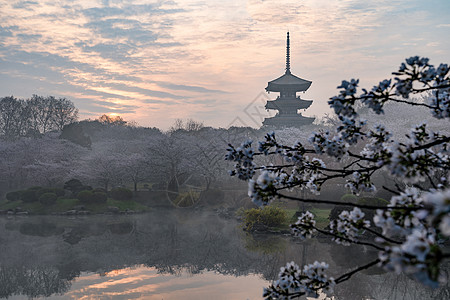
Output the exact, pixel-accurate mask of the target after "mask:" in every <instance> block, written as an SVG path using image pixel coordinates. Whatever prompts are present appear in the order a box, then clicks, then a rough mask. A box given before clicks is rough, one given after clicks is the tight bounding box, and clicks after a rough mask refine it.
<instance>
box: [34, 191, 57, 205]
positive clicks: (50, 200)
mask: <svg viewBox="0 0 450 300" xmlns="http://www.w3.org/2000/svg"><path fill="white" fill-rule="evenodd" d="M57 198H58V196H57V195H56V194H55V193H44V194H42V195H41V196H40V197H39V202H41V203H42V204H43V205H52V204H55V202H56V199H57Z"/></svg>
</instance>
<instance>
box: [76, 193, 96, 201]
mask: <svg viewBox="0 0 450 300" xmlns="http://www.w3.org/2000/svg"><path fill="white" fill-rule="evenodd" d="M92 196H93V193H92V191H89V190H84V191H81V192H79V193H78V194H77V199H78V200H80V202H82V203H89V202H90V201H91V199H92Z"/></svg>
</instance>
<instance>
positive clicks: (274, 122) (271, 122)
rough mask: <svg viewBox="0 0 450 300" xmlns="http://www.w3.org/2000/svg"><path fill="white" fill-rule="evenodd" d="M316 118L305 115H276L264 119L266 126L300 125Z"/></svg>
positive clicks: (307, 123)
mask: <svg viewBox="0 0 450 300" xmlns="http://www.w3.org/2000/svg"><path fill="white" fill-rule="evenodd" d="M314 120H315V118H310V117H304V116H302V115H276V116H275V117H272V118H266V119H264V121H263V125H265V126H275V127H300V126H303V125H309V124H311V123H312V122H314Z"/></svg>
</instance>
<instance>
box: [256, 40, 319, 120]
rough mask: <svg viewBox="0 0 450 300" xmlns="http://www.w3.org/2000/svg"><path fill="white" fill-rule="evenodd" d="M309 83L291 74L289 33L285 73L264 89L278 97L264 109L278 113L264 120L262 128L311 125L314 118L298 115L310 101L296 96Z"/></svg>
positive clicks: (307, 86) (303, 90) (309, 83)
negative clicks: (277, 94) (276, 94)
mask: <svg viewBox="0 0 450 300" xmlns="http://www.w3.org/2000/svg"><path fill="white" fill-rule="evenodd" d="M311 83H312V82H311V81H309V80H305V79H302V78H300V77H297V76H295V75H293V74H292V73H291V66H290V48H289V32H288V33H287V42H286V72H285V73H284V75H283V76H281V77H279V78H277V79H275V80H272V81H269V82H268V84H267V87H266V91H267V92H269V93H270V92H277V93H280V96H278V97H277V99H275V100H273V101H267V104H266V106H265V108H266V109H275V110H278V113H277V114H276V115H275V116H274V117H272V118H265V119H264V121H263V125H264V126H273V127H300V126H302V125H308V124H311V123H312V122H313V121H314V119H315V118H309V117H304V116H302V115H301V113H298V110H299V109H307V108H308V107H309V106H310V105H311V103H312V100H303V99H301V98H300V96H297V95H296V93H297V92H305V91H306V90H307V89H308V88H309V87H310V86H311Z"/></svg>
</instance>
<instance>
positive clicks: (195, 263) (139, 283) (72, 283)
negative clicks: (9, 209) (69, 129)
mask: <svg viewBox="0 0 450 300" xmlns="http://www.w3.org/2000/svg"><path fill="white" fill-rule="evenodd" d="M361 250H363V253H364V255H361ZM0 253H1V255H0V297H1V298H7V297H11V296H14V295H16V297H15V298H20V297H23V298H26V297H49V296H51V295H52V296H53V297H56V298H76V299H79V298H82V297H85V296H87V295H91V296H92V297H95V296H101V295H102V297H112V298H115V299H116V298H117V299H122V298H123V299H132V298H146V299H153V298H151V297H155V299H162V298H163V299H180V298H183V299H199V298H200V299H202V298H210V297H207V296H205V295H207V294H208V293H214V294H218V293H220V295H217V296H214V298H216V299H220V297H219V296H223V299H247V298H249V299H259V298H260V296H261V292H262V287H263V286H265V285H267V281H269V280H272V279H274V278H275V277H276V275H277V274H278V271H279V268H280V266H282V265H284V264H285V262H286V261H291V260H295V261H297V262H298V263H311V262H313V261H314V260H320V261H322V260H324V261H328V262H330V269H331V270H333V272H336V274H338V273H339V272H345V271H348V270H349V269H350V268H351V267H352V266H354V265H355V264H362V263H365V262H367V261H370V260H371V259H372V256H374V255H376V253H374V252H371V251H369V250H368V249H362V248H359V247H358V248H357V247H355V248H349V247H342V246H339V245H335V244H330V243H328V242H327V241H326V240H320V239H315V240H309V241H304V242H300V241H297V240H293V239H292V238H291V237H288V236H280V235H246V234H245V233H243V232H242V230H240V229H239V227H238V226H237V223H236V222H235V221H234V220H230V219H221V218H219V217H217V216H216V215H215V214H213V213H202V212H196V211H189V210H158V211H155V212H152V213H148V214H145V215H135V216H89V217H83V218H67V217H56V216H42V217H28V218H13V219H7V218H0ZM392 276H393V275H392V274H384V273H383V272H382V271H381V270H377V269H375V270H369V271H367V272H365V273H362V274H358V275H357V276H356V277H355V278H352V281H350V282H348V283H346V284H344V285H342V286H339V287H338V288H337V290H336V294H337V298H338V299H365V298H370V299H418V298H417V295H420V299H434V298H435V297H436V295H437V293H438V291H429V290H427V289H424V288H423V287H421V286H419V285H417V283H415V282H414V281H412V280H410V279H408V278H406V277H404V276H403V277H402V276H401V277H398V276H394V277H393V278H392ZM394 279H395V280H394ZM380 286H382V288H378V287H380ZM239 287H240V288H241V289H240V288H239ZM391 287H392V288H391ZM411 287H414V288H411ZM388 291H390V292H388ZM449 291H450V290H449V288H448V286H447V287H444V288H443V289H441V290H440V291H439V292H442V293H446V292H447V293H448V292H449ZM20 295H21V296H20ZM162 296H163V297H162ZM181 296H182V297H181Z"/></svg>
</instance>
